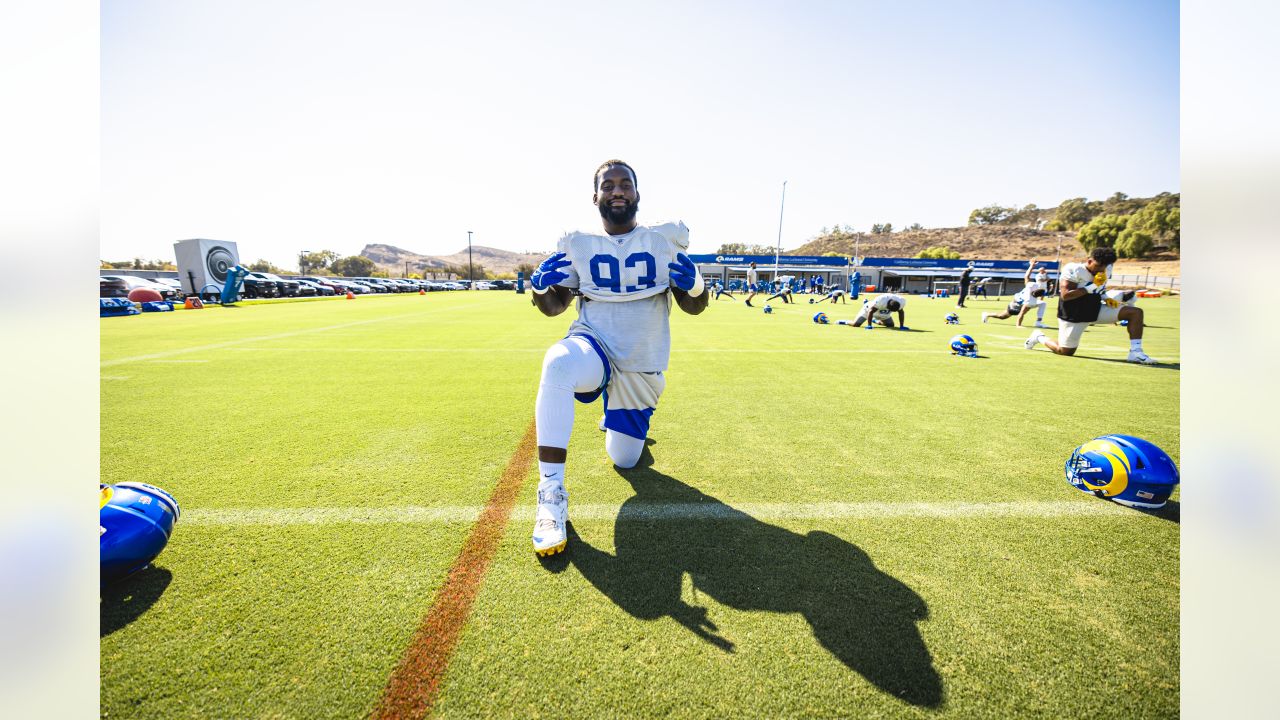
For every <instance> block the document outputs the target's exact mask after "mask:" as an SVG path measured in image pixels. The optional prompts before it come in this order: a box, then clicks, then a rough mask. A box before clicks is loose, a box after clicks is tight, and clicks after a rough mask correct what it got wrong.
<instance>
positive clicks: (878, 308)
mask: <svg viewBox="0 0 1280 720" xmlns="http://www.w3.org/2000/svg"><path fill="white" fill-rule="evenodd" d="M906 305H907V299H906V298H904V297H902V296H901V295H897V294H894V293H885V294H884V295H881V296H879V297H877V298H876V299H875V300H868V301H866V302H864V303H863V304H862V310H861V311H860V312H859V313H858V317H856V318H854V319H853V327H861V326H862V323H866V324H867V329H868V330H870V329H871V326H872V325H875V324H876V323H880V324H881V325H883V326H885V327H893V313H895V312H896V313H898V327H899V328H901V329H902V330H906V329H907V317H906V313H905V311H904V310H903V308H904V307H906ZM841 324H843V323H841Z"/></svg>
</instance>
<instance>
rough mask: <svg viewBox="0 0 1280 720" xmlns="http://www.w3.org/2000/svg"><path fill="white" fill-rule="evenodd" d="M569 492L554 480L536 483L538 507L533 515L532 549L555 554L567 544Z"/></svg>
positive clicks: (545, 553) (542, 553) (538, 552)
mask: <svg viewBox="0 0 1280 720" xmlns="http://www.w3.org/2000/svg"><path fill="white" fill-rule="evenodd" d="M568 524H569V493H568V492H566V491H565V489H564V485H561V484H560V483H558V482H555V481H543V482H541V483H539V484H538V509H537V510H536V511H535V512H534V515H533V551H534V552H535V553H537V554H539V555H555V554H556V553H558V552H561V551H563V550H564V548H565V546H566V545H568V544H569V536H568V534H567V533H568Z"/></svg>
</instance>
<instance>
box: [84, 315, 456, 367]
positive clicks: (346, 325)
mask: <svg viewBox="0 0 1280 720" xmlns="http://www.w3.org/2000/svg"><path fill="white" fill-rule="evenodd" d="M478 304H479V303H470V304H468V305H455V306H453V307H445V308H442V307H436V306H434V305H433V306H432V307H431V308H429V309H426V310H421V311H419V312H413V313H402V314H400V315H388V316H386V317H380V318H371V319H369V320H356V321H354V322H349V323H341V324H338V325H326V326H324V327H318V328H307V329H305V330H294V331H292V332H285V333H276V334H274V335H258V336H255V337H247V338H240V339H239V340H228V341H226V342H220V343H212V344H210V345H196V346H194V347H189V348H182V349H180V350H167V351H165V352H158V353H150V354H148V355H134V356H133V357H126V358H116V359H115V360H103V361H102V362H100V363H98V367H99V368H105V367H112V366H115V365H123V364H125V363H131V362H138V361H141V360H155V359H157V358H166V357H172V356H174V355H185V354H187V353H193V352H201V351H204V350H220V349H222V348H226V347H231V346H233V345H244V344H246V343H252V342H261V341H263V340H279V339H280V338H287V337H295V336H298V335H311V334H313V333H319V332H327V331H329V330H341V329H342V328H349V327H356V326H358V325H369V324H372V323H380V322H386V321H388V320H400V319H402V318H410V317H422V316H423V315H429V314H434V313H441V312H448V311H451V310H461V309H463V308H469V307H475V306H476V305H478Z"/></svg>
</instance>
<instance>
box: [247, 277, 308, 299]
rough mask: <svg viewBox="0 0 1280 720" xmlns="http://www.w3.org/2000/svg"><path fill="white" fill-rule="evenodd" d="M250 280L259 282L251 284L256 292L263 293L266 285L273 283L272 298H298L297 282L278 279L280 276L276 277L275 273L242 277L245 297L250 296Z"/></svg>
mask: <svg viewBox="0 0 1280 720" xmlns="http://www.w3.org/2000/svg"><path fill="white" fill-rule="evenodd" d="M250 278H253V279H255V281H259V282H256V283H253V284H255V290H256V291H259V292H261V291H264V290H265V288H266V283H273V284H274V286H275V295H274V297H297V296H298V282H297V281H287V279H284V278H282V277H280V275H276V274H275V273H256V272H255V273H250V274H247V275H244V295H246V296H250V295H248V287H250V282H248V281H250Z"/></svg>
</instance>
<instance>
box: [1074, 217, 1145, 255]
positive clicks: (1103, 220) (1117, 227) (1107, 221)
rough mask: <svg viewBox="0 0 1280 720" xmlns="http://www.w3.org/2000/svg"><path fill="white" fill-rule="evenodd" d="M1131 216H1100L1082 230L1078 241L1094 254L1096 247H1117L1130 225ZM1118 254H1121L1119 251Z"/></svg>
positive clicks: (1077, 237)
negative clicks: (1117, 242)
mask: <svg viewBox="0 0 1280 720" xmlns="http://www.w3.org/2000/svg"><path fill="white" fill-rule="evenodd" d="M1130 217H1131V216H1130V215H1099V216H1098V217H1096V218H1094V219H1092V220H1090V221H1089V224H1088V225H1085V226H1084V227H1082V228H1080V233H1079V234H1078V235H1077V236H1076V239H1077V240H1079V241H1080V245H1081V247H1083V248H1084V249H1085V250H1086V251H1089V252H1092V251H1093V249H1094V248H1096V247H1115V246H1116V240H1117V239H1118V238H1119V237H1120V233H1121V231H1123V230H1124V229H1125V228H1126V227H1128V225H1129V218H1130ZM1117 252H1119V251H1118V250H1117Z"/></svg>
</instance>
